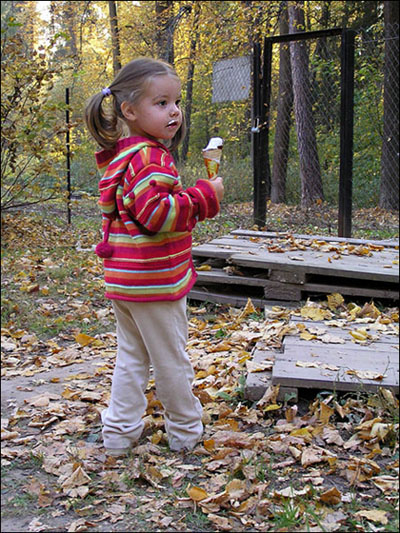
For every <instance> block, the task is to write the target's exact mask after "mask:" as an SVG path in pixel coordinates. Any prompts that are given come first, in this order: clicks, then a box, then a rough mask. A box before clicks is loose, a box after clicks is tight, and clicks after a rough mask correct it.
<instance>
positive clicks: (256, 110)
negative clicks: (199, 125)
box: [251, 42, 263, 226]
mask: <svg viewBox="0 0 400 533" xmlns="http://www.w3.org/2000/svg"><path fill="white" fill-rule="evenodd" d="M253 121H254V122H253V127H252V130H251V131H252V141H253V142H252V148H253V186H254V191H253V195H254V204H253V209H254V224H257V225H261V226H262V225H263V223H262V213H260V203H261V202H260V182H261V159H260V154H261V139H260V122H261V45H260V43H259V42H255V43H254V46H253Z"/></svg>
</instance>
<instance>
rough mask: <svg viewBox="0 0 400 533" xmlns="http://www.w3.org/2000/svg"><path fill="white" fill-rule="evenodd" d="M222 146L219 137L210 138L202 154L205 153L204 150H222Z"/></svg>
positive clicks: (222, 142)
mask: <svg viewBox="0 0 400 533" xmlns="http://www.w3.org/2000/svg"><path fill="white" fill-rule="evenodd" d="M223 144H224V141H223V139H221V137H211V139H210V140H209V141H208V144H207V146H206V147H205V148H204V150H203V152H205V151H206V150H215V149H216V148H222V146H223Z"/></svg>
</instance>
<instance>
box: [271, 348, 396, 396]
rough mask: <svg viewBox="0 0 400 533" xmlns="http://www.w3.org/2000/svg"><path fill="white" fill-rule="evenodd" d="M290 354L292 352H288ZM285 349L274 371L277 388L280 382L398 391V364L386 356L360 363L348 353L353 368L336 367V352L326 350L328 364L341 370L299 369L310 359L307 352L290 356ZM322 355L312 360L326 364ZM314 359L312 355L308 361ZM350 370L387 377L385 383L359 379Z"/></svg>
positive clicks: (350, 366)
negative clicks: (300, 362)
mask: <svg viewBox="0 0 400 533" xmlns="http://www.w3.org/2000/svg"><path fill="white" fill-rule="evenodd" d="M289 352H290V350H289ZM289 352H287V351H286V349H285V353H284V354H278V355H277V357H276V360H275V364H274V367H273V370H272V383H273V384H274V385H277V384H278V383H280V384H281V385H284V386H292V387H299V388H323V389H328V390H358V389H365V390H376V389H377V388H378V387H387V388H390V389H392V390H394V391H395V392H396V393H398V391H399V373H398V364H397V365H395V364H388V363H387V362H386V361H385V357H382V360H378V359H377V358H375V359H373V358H372V359H367V360H365V358H362V360H359V359H357V360H356V358H355V356H354V353H355V350H353V351H352V353H350V352H349V354H348V359H349V360H351V365H343V366H341V365H340V364H336V363H337V362H340V361H339V360H338V359H335V358H334V354H335V351H334V350H331V351H330V352H329V353H328V352H327V351H326V350H325V353H326V354H327V357H329V361H327V364H330V365H335V366H338V367H339V368H340V369H339V371H332V370H328V369H326V368H304V367H301V366H297V365H296V363H297V362H298V361H307V356H306V354H305V353H304V352H301V353H300V354H299V352H298V350H296V351H294V352H291V353H289ZM323 353H324V352H322V353H321V354H320V356H319V357H318V358H313V361H314V362H315V361H318V363H323V362H324V361H323V357H322V354H323ZM311 357H312V356H311V355H310V354H309V358H311ZM347 370H358V371H373V372H379V373H380V374H382V375H384V376H385V377H384V378H383V379H382V380H372V379H360V378H359V377H357V376H355V375H351V374H348V373H346V371H347Z"/></svg>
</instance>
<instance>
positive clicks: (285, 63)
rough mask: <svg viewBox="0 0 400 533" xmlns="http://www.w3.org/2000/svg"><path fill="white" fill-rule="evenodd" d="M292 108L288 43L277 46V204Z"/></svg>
mask: <svg viewBox="0 0 400 533" xmlns="http://www.w3.org/2000/svg"><path fill="white" fill-rule="evenodd" d="M279 32H280V34H281V35H284V34H286V33H288V32H289V24H288V12H287V2H285V6H284V7H283V9H282V11H281V14H280V18H279ZM292 106H293V88H292V72H291V68H290V51H289V45H288V43H282V44H280V45H279V94H278V112H277V117H276V128H275V142H274V160H273V165H272V179H271V202H273V203H275V204H278V203H281V202H284V201H285V196H286V173H287V163H288V153H289V139H290V126H291V123H292V119H291V113H292Z"/></svg>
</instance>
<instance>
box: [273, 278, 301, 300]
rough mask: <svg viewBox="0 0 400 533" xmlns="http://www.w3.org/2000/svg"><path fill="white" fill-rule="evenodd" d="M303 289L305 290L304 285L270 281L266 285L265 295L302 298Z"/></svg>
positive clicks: (281, 297)
mask: <svg viewBox="0 0 400 533" xmlns="http://www.w3.org/2000/svg"><path fill="white" fill-rule="evenodd" d="M302 290H304V286H303V285H294V284H292V283H281V282H279V281H268V282H267V283H266V285H265V286H264V296H265V298H268V299H270V298H274V299H276V300H301V291H302Z"/></svg>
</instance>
